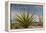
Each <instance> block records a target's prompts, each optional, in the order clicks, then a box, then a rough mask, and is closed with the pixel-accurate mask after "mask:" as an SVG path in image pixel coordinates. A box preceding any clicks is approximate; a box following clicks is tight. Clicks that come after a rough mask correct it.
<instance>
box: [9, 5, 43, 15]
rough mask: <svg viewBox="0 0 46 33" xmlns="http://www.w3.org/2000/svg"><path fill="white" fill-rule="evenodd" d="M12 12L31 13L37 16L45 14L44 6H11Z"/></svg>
mask: <svg viewBox="0 0 46 33" xmlns="http://www.w3.org/2000/svg"><path fill="white" fill-rule="evenodd" d="M10 9H11V11H12V12H14V11H15V12H19V11H20V12H23V11H24V12H25V11H26V12H29V13H32V14H36V15H42V14H43V6H42V5H27V4H26V5H25V4H11V8H10Z"/></svg>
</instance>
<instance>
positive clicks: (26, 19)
mask: <svg viewBox="0 0 46 33" xmlns="http://www.w3.org/2000/svg"><path fill="white" fill-rule="evenodd" d="M29 26H43V21H41V19H40V18H39V23H38V22H37V23H36V21H35V20H34V18H33V15H31V16H30V15H29V13H22V14H20V15H16V21H15V23H11V29H18V28H28V27H29Z"/></svg>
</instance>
